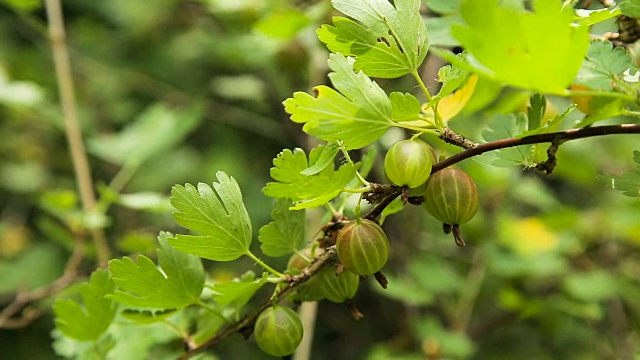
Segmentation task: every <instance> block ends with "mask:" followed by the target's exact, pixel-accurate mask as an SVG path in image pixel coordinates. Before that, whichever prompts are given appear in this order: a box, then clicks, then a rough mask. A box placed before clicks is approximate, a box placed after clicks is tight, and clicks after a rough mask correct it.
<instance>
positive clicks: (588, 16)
mask: <svg viewBox="0 0 640 360" xmlns="http://www.w3.org/2000/svg"><path fill="white" fill-rule="evenodd" d="M576 15H577V20H576V23H578V24H579V25H586V26H591V25H595V24H598V23H601V22H603V21H606V20H609V19H612V18H614V17H616V16H618V15H620V9H619V8H618V7H614V8H613V9H609V8H604V9H595V10H587V9H577V10H576Z"/></svg>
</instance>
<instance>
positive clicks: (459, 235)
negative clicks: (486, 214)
mask: <svg viewBox="0 0 640 360" xmlns="http://www.w3.org/2000/svg"><path fill="white" fill-rule="evenodd" d="M451 230H452V231H453V238H454V239H455V240H456V245H458V246H459V247H463V246H465V243H464V239H463V238H462V233H461V232H460V225H458V224H453V225H452V226H451Z"/></svg>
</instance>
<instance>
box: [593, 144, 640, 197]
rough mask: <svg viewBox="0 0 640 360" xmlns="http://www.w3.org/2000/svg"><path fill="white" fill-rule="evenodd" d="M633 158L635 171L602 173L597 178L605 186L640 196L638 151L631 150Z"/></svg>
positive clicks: (639, 154)
mask: <svg viewBox="0 0 640 360" xmlns="http://www.w3.org/2000/svg"><path fill="white" fill-rule="evenodd" d="M633 160H634V161H635V162H636V171H635V172H628V173H624V174H622V175H619V176H617V175H602V176H599V177H598V180H599V181H600V182H602V183H604V184H605V185H606V186H607V187H609V188H611V189H614V190H618V191H622V194H623V195H625V196H629V197H640V151H634V152H633Z"/></svg>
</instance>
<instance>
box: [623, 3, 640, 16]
mask: <svg viewBox="0 0 640 360" xmlns="http://www.w3.org/2000/svg"><path fill="white" fill-rule="evenodd" d="M618 6H619V7H620V12H622V13H623V14H624V15H627V16H629V17H632V18H640V0H622V1H621V2H620V3H619V4H618Z"/></svg>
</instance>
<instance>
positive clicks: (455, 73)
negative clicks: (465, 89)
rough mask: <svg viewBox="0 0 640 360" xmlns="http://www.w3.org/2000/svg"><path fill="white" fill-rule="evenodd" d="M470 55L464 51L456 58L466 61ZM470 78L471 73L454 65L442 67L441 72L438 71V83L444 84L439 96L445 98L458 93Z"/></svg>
mask: <svg viewBox="0 0 640 360" xmlns="http://www.w3.org/2000/svg"><path fill="white" fill-rule="evenodd" d="M468 54H469V53H468V52H466V51H464V52H462V53H461V54H458V55H456V57H458V58H460V59H461V60H464V59H466V57H467V56H468ZM468 76H469V71H468V70H466V69H463V68H460V67H457V66H452V65H445V66H443V67H441V68H440V70H438V82H441V83H442V87H440V91H439V92H438V96H439V97H444V96H447V95H449V94H451V93H452V92H454V91H456V90H457V89H458V88H459V87H460V86H461V85H462V84H463V83H464V82H465V81H466V80H467V77H468Z"/></svg>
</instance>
